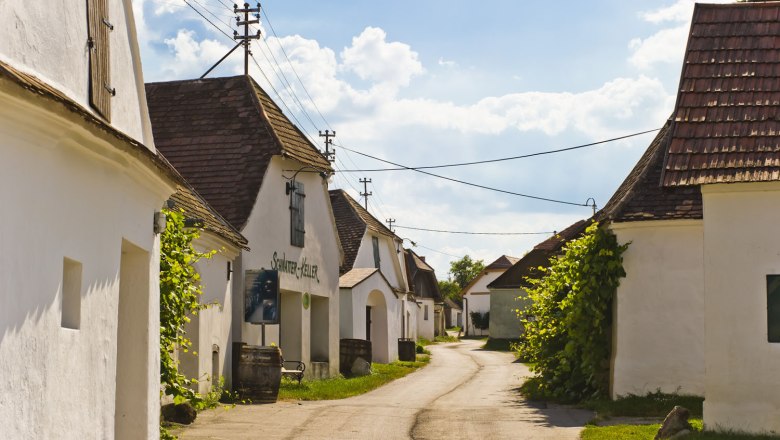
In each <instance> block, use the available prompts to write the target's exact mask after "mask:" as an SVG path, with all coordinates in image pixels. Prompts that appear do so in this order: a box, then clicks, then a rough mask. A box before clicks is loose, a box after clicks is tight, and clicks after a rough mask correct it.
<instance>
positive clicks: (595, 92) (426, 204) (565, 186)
mask: <svg viewBox="0 0 780 440" xmlns="http://www.w3.org/2000/svg"><path fill="white" fill-rule="evenodd" d="M188 1H189V3H190V4H191V5H192V6H194V7H195V8H196V9H198V10H200V11H201V12H202V13H203V14H204V15H205V16H206V17H208V18H209V19H210V20H212V21H213V22H215V23H216V24H217V25H218V26H219V27H221V28H222V29H223V31H225V32H227V33H228V34H232V30H231V29H230V28H229V26H230V25H231V24H232V23H234V18H233V17H234V16H233V14H232V11H230V10H229V8H228V7H226V5H232V2H229V1H228V0H188ZM133 5H134V10H135V15H136V25H137V27H138V32H139V40H140V43H141V51H142V57H143V65H144V75H145V79H146V80H147V81H162V80H174V79H186V78H195V77H198V76H200V75H201V74H202V73H203V72H205V71H206V70H207V69H208V68H209V67H210V66H211V65H212V64H213V63H214V62H216V61H217V60H218V59H219V58H220V57H221V56H222V55H224V53H226V52H227V50H228V49H229V48H230V47H232V44H231V41H230V40H229V39H228V38H227V37H226V36H225V35H223V34H221V33H220V32H219V31H217V30H216V29H215V28H214V27H213V26H212V25H210V24H209V23H207V22H206V21H205V20H203V18H201V17H200V16H198V15H197V14H196V13H195V12H194V11H193V10H192V9H191V8H190V7H188V6H187V5H186V4H185V2H184V0H133ZM253 6H254V4H253ZM262 6H263V8H265V12H266V14H267V16H268V18H269V19H270V22H271V24H272V25H273V27H274V30H275V31H276V36H274V34H273V33H272V32H271V31H270V29H269V27H268V25H267V23H265V22H264V23H263V24H262V25H261V26H262V33H263V36H264V38H265V42H263V43H260V42H258V43H256V46H255V48H254V54H255V57H256V59H257V60H258V63H259V65H260V67H261V68H262V71H263V72H265V76H264V75H263V74H262V73H261V72H260V70H258V69H257V68H256V67H255V66H254V65H253V66H252V69H251V74H252V75H253V77H254V78H255V79H256V80H257V81H258V82H259V84H260V85H261V86H263V87H264V88H266V89H267V90H269V89H271V87H269V85H268V83H269V81H270V82H271V83H272V85H273V88H274V89H276V90H277V91H278V93H279V94H280V95H281V96H277V95H276V94H275V92H274V91H273V90H269V93H270V94H271V96H272V97H273V98H274V99H275V100H276V101H277V102H280V101H282V102H284V103H286V105H287V107H289V109H290V110H289V111H287V110H286V112H287V113H292V115H294V117H295V118H297V120H298V121H300V126H301V128H302V129H303V130H304V131H305V132H307V133H309V134H310V135H311V136H312V137H315V138H316V134H317V130H324V129H326V128H331V129H335V130H336V132H337V134H338V137H337V138H336V140H335V143H336V144H337V145H342V146H344V147H347V148H350V149H352V150H356V151H360V152H363V153H366V154H370V155H374V156H377V157H381V158H384V159H387V160H391V161H394V162H398V163H402V164H404V165H408V166H423V165H436V164H445V163H452V162H464V161H473V160H482V159H491V158H498V157H507V156H516V155H521V154H527V153H533V152H537V151H543V150H549V149H557V148H565V147H570V146H574V145H578V144H582V143H588V142H594V141H599V140H603V139H608V138H612V137H617V136H622V135H626V134H630V133H635V132H639V131H644V130H650V129H654V128H659V127H661V126H662V125H663V123H664V121H665V119H666V118H667V117H668V115H669V114H670V113H671V110H672V107H673V105H674V99H675V95H676V87H677V83H678V81H679V72H680V66H681V60H682V53H683V50H684V45H685V40H686V38H687V34H688V26H689V22H690V15H691V12H692V7H693V1H692V0H645V1H625V0H593V1H588V2H582V1H573V0H569V1H559V2H529V1H517V0H515V1H509V0H500V1H498V0H496V1H486V2H483V3H482V4H476V3H474V2H466V1H460V0H446V1H445V0H429V1H419V0H418V1H408V0H397V1H394V2H373V1H365V0H364V1H356V0H348V1H323V0H319V1H314V0H308V1H303V0H284V1H282V0H267V1H265V2H264V3H263V4H262ZM263 21H265V20H263ZM277 37H278V38H277ZM281 47H284V50H285V52H286V53H287V55H289V58H290V63H288V62H287V59H286V58H285V55H284V53H283V52H282V50H281ZM274 58H275V59H276V62H275V61H274ZM291 65H292V67H291ZM241 66H242V58H241V56H240V55H234V56H233V57H231V58H230V59H228V60H227V61H226V62H225V63H224V65H223V66H221V67H220V68H219V69H217V70H216V71H215V72H214V73H212V74H211V75H210V76H223V75H235V74H239V73H240V72H241V70H242V67H241ZM296 73H297V75H298V76H300V78H301V81H302V82H303V84H304V85H305V88H306V90H304V89H303V87H302V86H301V84H300V83H298V80H297V78H296V76H295V75H296ZM266 76H267V77H268V80H266V78H265V77H266ZM284 78H287V82H289V83H290V85H288V84H287V83H286V82H285V80H284ZM306 92H308V94H309V95H311V97H312V98H313V101H314V103H315V104H316V108H315V104H312V100H309V98H308V96H307V94H306ZM296 98H297V99H296ZM298 101H300V104H299V103H298ZM282 107H283V108H284V105H283V106H282ZM300 107H303V109H304V110H303V111H302V110H301V109H300ZM319 113H321V114H322V115H323V116H324V121H323V118H321V117H320V114H319ZM309 119H311V120H312V122H313V123H312V122H310V121H309ZM652 136H653V135H652V134H649V135H643V136H639V137H636V138H631V139H628V140H623V141H618V142H613V143H609V144H605V145H602V146H598V147H593V148H587V149H583V150H578V151H575V152H567V153H560V154H555V155H548V156H542V157H536V158H530V159H523V160H515V161H506V162H499V163H496V164H490V165H479V166H469V167H459V168H445V169H440V170H431V171H432V172H436V173H438V174H442V175H445V176H448V177H452V178H456V179H460V180H465V181H470V182H474V183H478V184H481V185H485V186H491V187H495V188H500V189H505V190H509V191H513V192H519V193H523V194H530V195H535V196H540V197H545V198H552V199H557V200H562V201H569V202H574V203H584V202H585V201H586V200H587V199H588V198H589V197H593V198H595V200H596V202H597V204H598V205H599V206H603V204H604V203H606V202H607V200H608V199H609V197H610V196H611V195H612V193H613V192H614V190H615V189H616V188H617V186H618V185H619V184H620V182H621V181H622V180H623V178H624V177H625V176H626V174H627V173H628V172H629V171H630V169H631V167H632V166H633V164H634V163H635V161H636V160H637V159H638V158H639V156H640V155H641V154H642V152H643V151H644V149H645V148H646V146H647V145H648V143H649V142H650V140H651V139H652ZM317 141H319V139H317ZM335 165H336V168H337V170H349V169H374V168H385V167H386V166H387V165H386V164H382V163H381V162H377V161H374V160H371V159H368V158H365V157H362V156H360V155H358V154H355V153H351V152H348V151H346V150H345V149H343V148H341V147H337V162H336V164H335ZM363 177H368V178H371V179H372V183H371V185H370V186H369V191H372V192H373V194H374V195H373V196H371V197H370V198H369V204H370V210H371V212H372V213H374V214H375V215H376V217H378V218H379V219H381V220H384V219H386V218H390V217H392V218H395V219H396V224H397V225H399V226H412V227H421V228H430V229H444V230H453V231H474V232H545V231H556V230H558V231H559V230H561V229H563V228H565V227H566V226H568V225H569V224H571V223H572V222H574V221H576V220H579V219H582V218H586V217H588V216H589V215H590V213H591V210H590V208H586V207H581V206H572V205H566V204H558V203H549V202H542V201H537V200H531V199H527V198H522V197H518V196H513V195H507V194H501V193H497V192H491V191H486V190H483V189H478V188H472V187H467V186H463V185H460V184H457V183H454V182H448V181H444V180H440V179H435V178H432V177H429V176H424V175H421V174H419V173H414V172H410V171H392V172H360V173H351V172H339V173H337V175H336V176H335V178H334V180H333V184H332V186H333V187H338V188H344V189H346V190H347V191H349V192H350V193H351V194H352V195H353V196H354V197H355V198H356V199H358V198H359V197H360V196H359V194H358V189H362V186H361V185H360V184H359V183H358V179H360V178H363ZM361 201H362V199H361ZM396 232H397V233H398V235H399V236H401V237H405V238H409V239H411V240H413V241H415V242H416V243H417V244H418V246H417V247H416V248H415V250H416V251H417V252H418V253H419V254H421V255H425V256H427V258H428V261H429V262H430V263H431V264H432V265H433V266H434V268H435V269H436V270H437V275H438V276H439V278H440V279H441V278H446V273H447V270H448V268H449V264H448V263H449V261H451V260H453V259H454V258H453V257H454V256H462V255H464V254H469V255H471V256H472V257H475V258H478V259H484V260H485V262H486V263H489V262H490V261H492V260H493V259H495V258H497V257H499V256H500V255H502V254H508V255H513V256H522V255H524V254H525V253H526V252H527V251H528V250H530V249H531V248H532V247H533V245H534V244H536V243H537V242H539V241H541V240H543V239H544V238H546V235H519V236H482V235H479V236H474V235H455V234H441V233H432V232H423V231H416V230H410V229H402V228H399V229H398V230H397V231H396Z"/></svg>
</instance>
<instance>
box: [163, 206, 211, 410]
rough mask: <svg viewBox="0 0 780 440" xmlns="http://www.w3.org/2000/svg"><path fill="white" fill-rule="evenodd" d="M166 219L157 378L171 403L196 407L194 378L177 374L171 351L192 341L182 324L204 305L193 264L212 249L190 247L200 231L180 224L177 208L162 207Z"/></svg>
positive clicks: (181, 216) (186, 348) (181, 217)
mask: <svg viewBox="0 0 780 440" xmlns="http://www.w3.org/2000/svg"><path fill="white" fill-rule="evenodd" d="M164 213H165V216H166V219H167V222H166V226H165V231H163V233H162V235H161V237H160V248H161V251H160V381H161V383H162V385H163V387H164V393H165V394H166V395H170V396H173V401H174V403H183V402H185V401H189V402H190V403H191V404H193V406H195V407H197V406H198V405H199V404H200V403H201V402H202V400H203V399H202V397H201V396H200V395H199V394H198V393H196V392H195V391H193V390H192V389H190V388H189V387H190V386H191V385H193V384H195V383H197V380H195V379H188V378H187V377H185V376H184V375H183V374H181V373H179V369H178V364H179V362H178V361H177V360H176V359H175V358H174V351H175V350H176V349H177V348H180V349H181V350H182V351H184V352H185V353H188V352H189V349H190V347H191V346H192V342H191V341H190V340H189V339H188V338H187V336H186V333H185V331H184V326H185V324H187V323H188V322H190V318H189V316H190V315H197V314H198V312H199V311H200V310H202V309H203V308H205V307H206V306H205V305H203V304H201V303H200V301H199V297H200V295H201V293H202V291H201V286H200V275H199V274H198V272H197V271H196V270H195V267H194V264H195V263H196V262H197V261H198V260H200V259H201V258H211V256H212V255H214V251H212V252H208V253H202V252H198V251H197V250H195V248H194V247H193V246H192V242H193V240H195V239H196V238H198V236H199V235H200V231H199V230H198V229H196V228H186V227H185V226H184V213H183V212H182V211H181V210H164ZM192 354H193V355H195V356H197V353H196V352H193V353H192Z"/></svg>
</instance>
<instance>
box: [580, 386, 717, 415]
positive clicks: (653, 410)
mask: <svg viewBox="0 0 780 440" xmlns="http://www.w3.org/2000/svg"><path fill="white" fill-rule="evenodd" d="M703 404H704V398H703V397H698V396H684V395H678V394H664V393H661V392H660V391H656V392H655V393H648V394H647V395H645V396H636V395H633V394H629V395H628V396H625V397H621V398H619V399H616V400H608V399H600V400H591V401H587V402H583V403H582V406H583V407H584V408H587V409H591V410H594V411H596V413H597V414H598V416H599V417H602V418H604V417H661V418H663V417H666V415H667V414H669V411H671V410H672V408H674V407H675V405H680V406H682V407H684V408H687V409H688V411H690V414H691V417H701V416H702V406H703Z"/></svg>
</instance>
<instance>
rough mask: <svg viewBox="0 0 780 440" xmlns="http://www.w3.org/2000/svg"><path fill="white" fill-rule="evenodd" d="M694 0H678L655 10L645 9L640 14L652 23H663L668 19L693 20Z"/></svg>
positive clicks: (678, 20)
mask: <svg viewBox="0 0 780 440" xmlns="http://www.w3.org/2000/svg"><path fill="white" fill-rule="evenodd" d="M694 3H695V1H694V0H677V1H676V2H675V3H673V4H671V5H669V6H665V7H662V8H658V9H655V10H653V11H644V12H641V13H639V16H640V17H641V18H642V19H643V20H645V21H647V22H650V23H656V24H658V23H663V22H666V21H674V22H686V21H690V20H691V14H692V13H693V5H694Z"/></svg>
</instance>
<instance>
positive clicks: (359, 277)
mask: <svg viewBox="0 0 780 440" xmlns="http://www.w3.org/2000/svg"><path fill="white" fill-rule="evenodd" d="M330 201H331V205H332V206H333V212H334V214H335V217H336V225H337V227H338V231H339V239H340V240H341V247H342V249H343V250H344V263H343V265H342V266H341V274H342V275H341V278H340V281H339V287H340V290H341V292H340V295H341V314H340V319H341V322H340V324H339V326H340V337H341V338H346V339H365V340H369V341H371V350H372V357H373V361H374V362H379V363H388V362H393V361H395V360H398V339H399V338H404V337H413V336H412V335H411V333H412V332H411V329H410V324H411V326H414V327H415V330H416V327H417V323H416V321H412V320H413V319H415V320H417V319H419V315H422V313H420V312H419V311H418V310H416V309H417V308H418V304H417V303H416V302H415V300H414V297H413V295H411V294H410V293H409V292H408V289H407V287H406V286H407V278H406V272H405V266H404V261H403V258H404V257H403V248H402V247H401V239H400V238H398V237H397V236H396V235H395V234H394V233H392V232H391V231H390V230H389V229H388V228H387V227H386V226H384V225H383V224H382V223H381V222H380V221H379V220H377V219H376V218H374V216H372V215H371V214H370V213H369V212H368V211H366V210H365V209H364V208H363V207H362V206H360V204H359V203H357V202H356V201H355V200H354V199H353V198H352V197H350V196H349V194H347V193H346V192H345V191H343V190H340V189H337V190H332V191H330ZM431 306H432V304H431ZM430 313H431V318H432V314H433V310H430ZM416 336H417V335H414V337H416Z"/></svg>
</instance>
